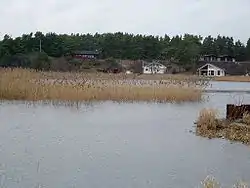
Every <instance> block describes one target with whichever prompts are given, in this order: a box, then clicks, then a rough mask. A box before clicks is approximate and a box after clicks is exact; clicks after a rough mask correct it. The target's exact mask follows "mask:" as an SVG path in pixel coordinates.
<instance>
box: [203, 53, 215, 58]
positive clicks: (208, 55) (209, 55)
mask: <svg viewBox="0 0 250 188" xmlns="http://www.w3.org/2000/svg"><path fill="white" fill-rule="evenodd" d="M211 56H213V57H217V56H216V55H215V54H206V55H203V56H202V57H211Z"/></svg>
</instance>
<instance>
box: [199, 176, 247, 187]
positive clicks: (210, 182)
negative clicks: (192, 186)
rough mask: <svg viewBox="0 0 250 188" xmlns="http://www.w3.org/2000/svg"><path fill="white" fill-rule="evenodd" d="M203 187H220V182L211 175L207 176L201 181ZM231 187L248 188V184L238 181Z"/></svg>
mask: <svg viewBox="0 0 250 188" xmlns="http://www.w3.org/2000/svg"><path fill="white" fill-rule="evenodd" d="M201 184H202V186H203V187H204V188H220V187H221V185H220V183H219V182H218V181H217V180H216V179H215V178H214V177H212V176H207V177H206V179H205V180H204V181H202V182H201ZM233 188H248V185H247V184H246V183H245V182H243V181H238V182H237V183H236V184H234V185H233Z"/></svg>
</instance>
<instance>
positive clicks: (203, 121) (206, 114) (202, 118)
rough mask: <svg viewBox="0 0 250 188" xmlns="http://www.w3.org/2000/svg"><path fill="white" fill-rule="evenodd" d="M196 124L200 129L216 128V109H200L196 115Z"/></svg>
mask: <svg viewBox="0 0 250 188" xmlns="http://www.w3.org/2000/svg"><path fill="white" fill-rule="evenodd" d="M197 126H198V127H199V128H201V129H202V130H207V129H216V128H217V126H218V111H217V110H215V109H207V108H205V109H202V110H201V111H200V113H199V116H198V120H197Z"/></svg>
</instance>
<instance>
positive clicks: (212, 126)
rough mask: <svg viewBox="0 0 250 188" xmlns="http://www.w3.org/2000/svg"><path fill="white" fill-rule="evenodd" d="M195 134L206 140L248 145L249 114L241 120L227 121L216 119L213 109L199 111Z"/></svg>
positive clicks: (249, 140) (249, 130) (249, 134)
mask: <svg viewBox="0 0 250 188" xmlns="http://www.w3.org/2000/svg"><path fill="white" fill-rule="evenodd" d="M196 133H197V134H198V135H199V136H203V137H208V138H210V139H211V138H225V139H228V140H231V141H238V142H242V143H244V144H247V145H249V144H250V114H244V116H243V118H242V119H240V120H237V121H229V120H226V119H219V118H218V111H216V110H214V109H203V110H201V112H200V114H199V117H198V120H197V127H196Z"/></svg>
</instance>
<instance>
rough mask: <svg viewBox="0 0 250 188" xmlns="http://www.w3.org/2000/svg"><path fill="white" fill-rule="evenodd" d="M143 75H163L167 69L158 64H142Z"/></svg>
mask: <svg viewBox="0 0 250 188" xmlns="http://www.w3.org/2000/svg"><path fill="white" fill-rule="evenodd" d="M142 69H143V70H142V71H143V74H164V73H166V70H167V67H166V66H165V65H163V64H160V63H158V62H153V63H149V64H144V63H143V66H142Z"/></svg>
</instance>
